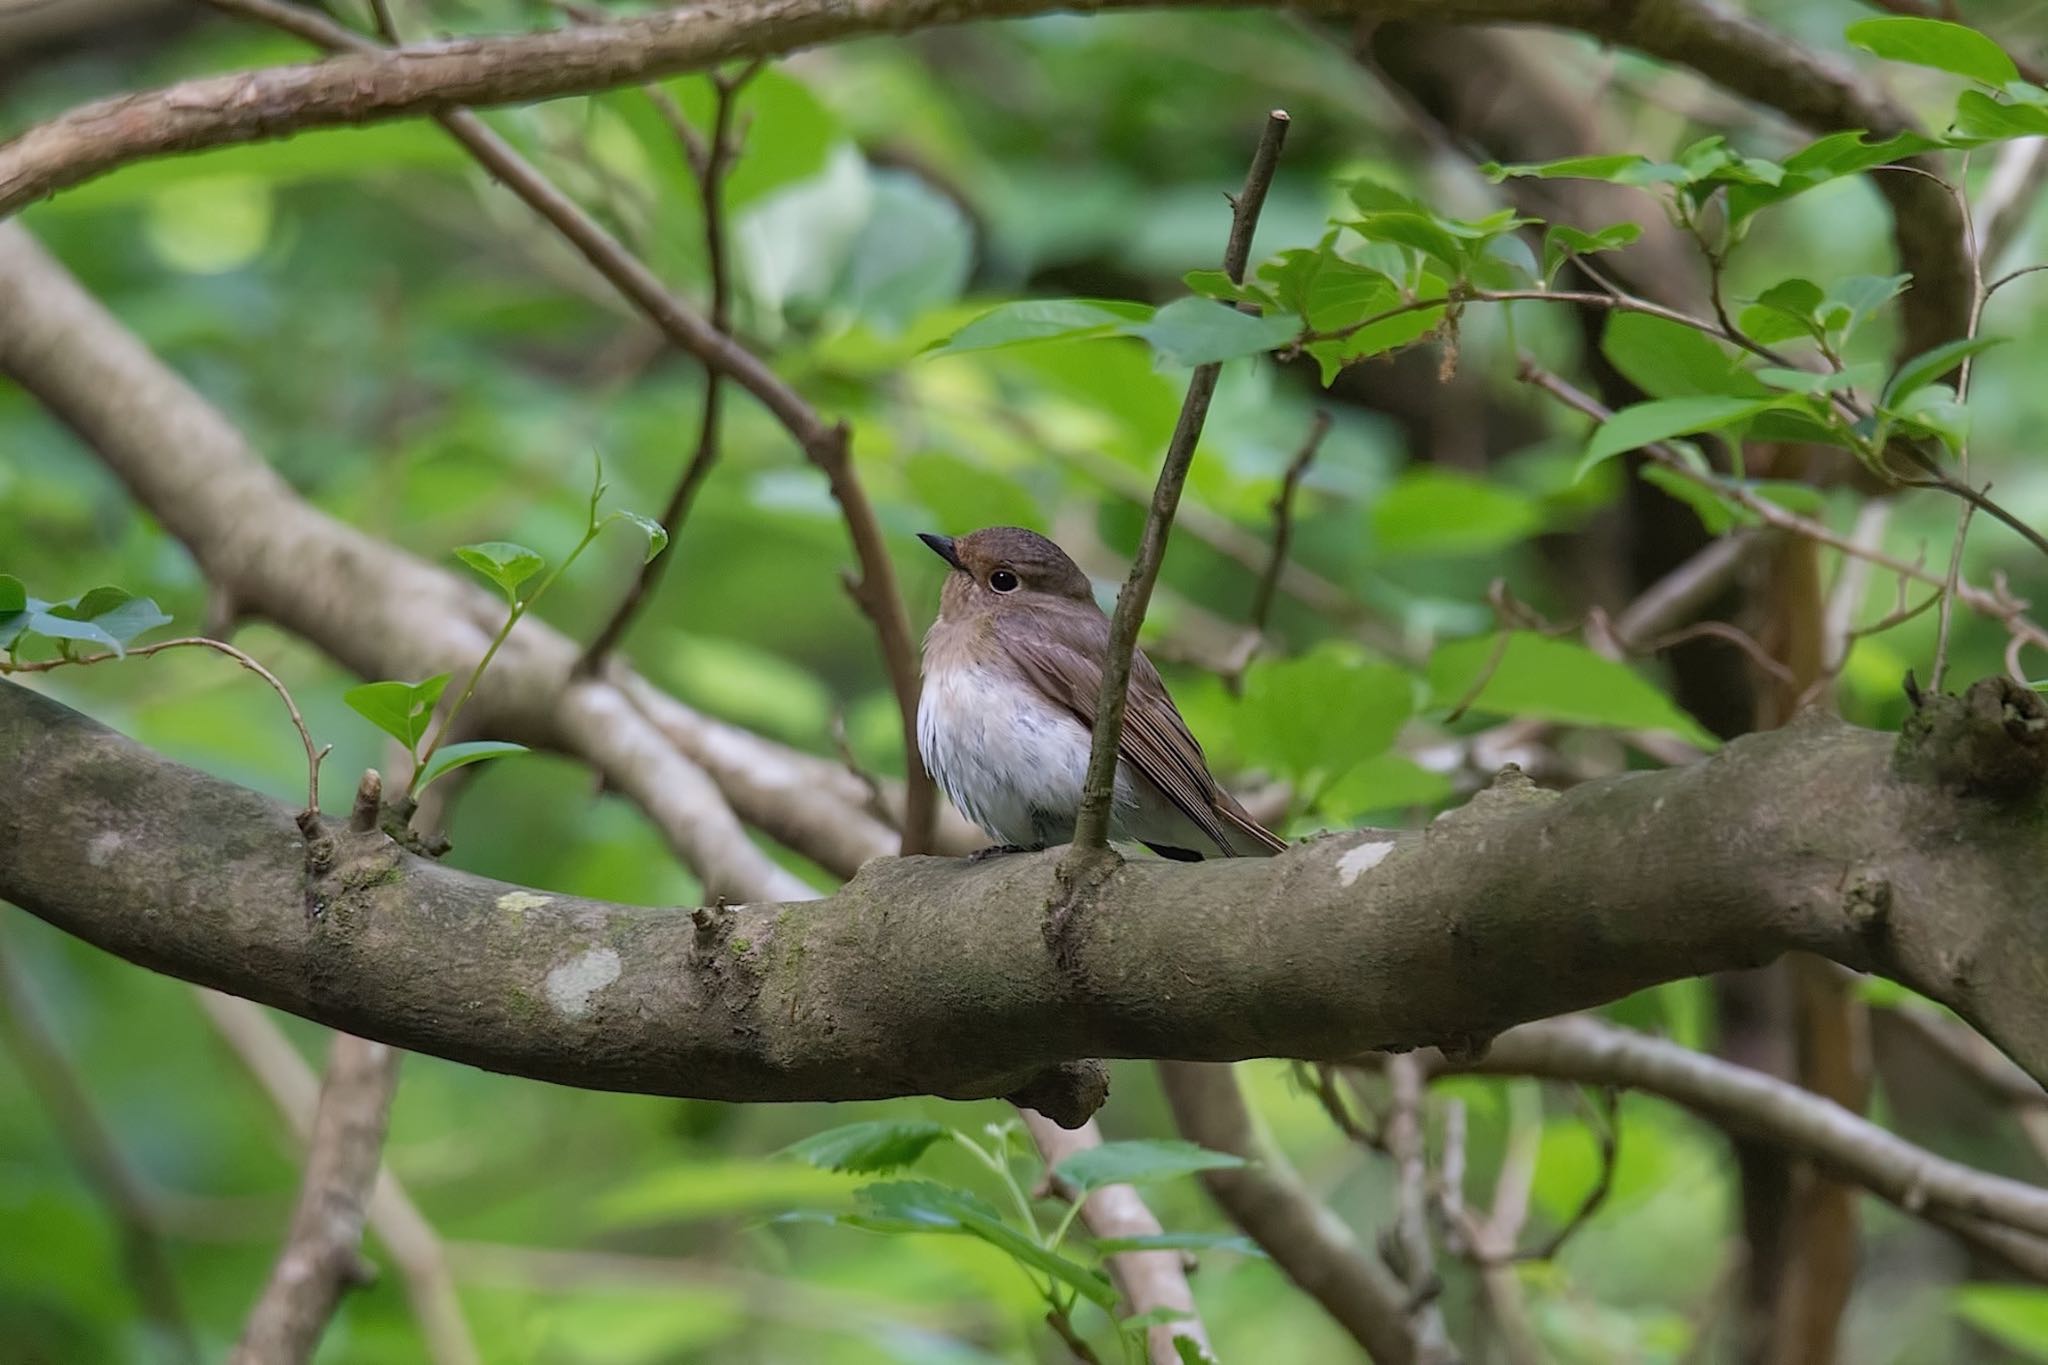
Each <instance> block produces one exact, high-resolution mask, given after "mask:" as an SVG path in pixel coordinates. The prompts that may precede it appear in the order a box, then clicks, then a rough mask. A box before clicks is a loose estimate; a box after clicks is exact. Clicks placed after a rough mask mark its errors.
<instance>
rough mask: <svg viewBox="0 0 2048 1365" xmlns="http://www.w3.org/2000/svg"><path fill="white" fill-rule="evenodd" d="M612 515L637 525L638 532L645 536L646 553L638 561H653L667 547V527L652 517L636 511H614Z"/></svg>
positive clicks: (644, 562) (645, 562) (648, 562)
mask: <svg viewBox="0 0 2048 1365" xmlns="http://www.w3.org/2000/svg"><path fill="white" fill-rule="evenodd" d="M612 515H613V516H615V517H617V518H619V519H620V520H621V521H626V522H630V523H631V524H632V525H634V526H637V527H638V528H639V529H640V534H641V535H644V536H646V537H647V554H646V557H645V558H643V559H642V560H641V561H640V562H641V563H642V564H651V563H653V562H654V557H655V556H656V555H658V554H660V553H661V552H662V551H663V550H665V549H667V548H668V528H667V527H665V526H663V525H662V524H661V523H660V522H658V521H656V520H655V519H654V518H653V517H643V516H641V515H640V514H639V513H638V512H614V513H612Z"/></svg>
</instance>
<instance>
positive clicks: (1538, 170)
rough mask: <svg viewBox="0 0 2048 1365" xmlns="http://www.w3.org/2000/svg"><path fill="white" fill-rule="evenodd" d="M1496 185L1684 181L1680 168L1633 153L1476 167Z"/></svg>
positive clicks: (1623, 183) (1647, 183)
mask: <svg viewBox="0 0 2048 1365" xmlns="http://www.w3.org/2000/svg"><path fill="white" fill-rule="evenodd" d="M1479 169H1480V170H1481V171H1483V172H1484V173H1485V174H1486V176H1487V177H1488V178H1489V179H1491V180H1493V181H1495V182H1496V183H1497V182H1499V181H1502V180H1506V179H1508V178H1510V177H1530V176H1533V177H1535V178H1536V179H1539V180H1605V181H1607V182H1609V183H1610V184H1615V185H1652V184H1658V183H1664V182H1669V181H1674V180H1682V179H1684V178H1685V172H1684V170H1683V169H1682V168H1680V167H1678V166H1674V165H1672V164H1671V163H1669V162H1660V161H1652V160H1650V159H1649V158H1648V157H1646V156H1639V155H1637V154H1636V153H1634V152H1618V153H1615V154H1613V155H1609V156H1568V157H1564V158H1563V159H1561V160H1558V161H1529V162H1522V163H1519V164H1516V165H1508V166H1503V165H1501V164H1500V163H1499V162H1497V161H1490V162H1488V163H1487V164H1485V165H1484V166H1481V167H1480V168H1479Z"/></svg>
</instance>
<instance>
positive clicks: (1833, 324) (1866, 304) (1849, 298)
mask: <svg viewBox="0 0 2048 1365" xmlns="http://www.w3.org/2000/svg"><path fill="white" fill-rule="evenodd" d="M1912 278H1913V277H1912V276H1911V275H1845V276H1843V277H1842V278H1841V279H1838V280H1835V281H1834V282H1832V283H1831V284H1829V285H1828V290H1827V297H1826V298H1825V299H1823V300H1822V301H1821V304H1820V307H1819V308H1818V310H1817V314H1818V316H1819V319H1820V324H1821V326H1823V327H1825V328H1827V330H1828V331H1829V332H1831V333H1835V334H1837V335H1839V336H1840V337H1842V338H1844V339H1846V338H1847V337H1849V336H1851V335H1852V334H1853V333H1854V332H1855V331H1856V329H1857V328H1858V327H1860V326H1862V325H1863V320H1864V319H1865V318H1867V317H1869V316H1870V314H1871V313H1873V312H1875V311H1876V310H1877V309H1879V308H1881V307H1883V306H1884V305H1885V304H1887V303H1889V302H1891V301H1892V300H1893V299H1894V298H1896V297H1898V294H1899V291H1900V290H1902V289H1904V288H1905V287H1906V285H1907V284H1908V283H1909V282H1910V281H1911V280H1912Z"/></svg>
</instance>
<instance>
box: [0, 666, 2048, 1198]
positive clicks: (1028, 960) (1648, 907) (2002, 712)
mask: <svg viewBox="0 0 2048 1365" xmlns="http://www.w3.org/2000/svg"><path fill="white" fill-rule="evenodd" d="M2037 721H2038V722H2040V723H2039V724H2037V723H2036V722H2037ZM0 770H4V771H6V772H7V773H8V775H9V781H8V782H7V783H5V784H0V846H4V847H6V848H8V849H9V850H10V856H9V857H8V858H6V859H4V860H0V899H6V900H11V901H13V902H14V903H16V904H18V905H20V906H21V907H22V908H24V909H27V910H29V911H30V912H31V913H34V914H37V915H39V916H41V917H43V918H45V919H47V920H49V921H51V922H52V923H54V924H56V925H58V926H59V927H60V928H63V929H65V930H66V931H67V932H71V933H74V934H77V935H79V936H80V937H83V938H86V939H88V940H89V941H91V942H94V943H97V944H99V945H101V946H102V947H104V948H106V949H108V950H109V951H111V952H114V953H116V954H119V955H121V956H124V957H128V958H130V959H132V960H135V961H138V962H141V963H143V964H145V965H147V966H150V967H152V968H153V969H155V970H159V971H165V972H169V973H171V974H174V975H179V976H183V977H186V978H187V979H191V980H196V981H199V982H201V983H203V984H213V985H216V986H220V987H224V988H226V989H230V990H233V991H236V992H237V993H240V994H244V995H247V996H249V997H251V998H254V999H258V1000H262V1001H265V1002H267V1003H272V1004H275V1005H278V1006H280V1007H283V1008H286V1009H290V1010H293V1011H295V1012H298V1013H300V1014H303V1015H306V1016H307V1017H310V1018H314V1019H317V1020H318V1021H320V1022H322V1023H327V1024H329V1025H331V1026H333V1027H336V1028H340V1029H342V1030H344V1031H347V1032H351V1033H356V1034H359V1035H362V1036H367V1037H375V1038H378V1039H379V1040H381V1041H385V1042H389V1043H391V1044H393V1045H394V1046H401V1047H405V1048H408V1049H410V1050H414V1051H423V1052H429V1053H433V1054H435V1055H438V1056H444V1057H450V1058H453V1059H455V1060H458V1061H465V1062H468V1063H470V1064H472V1065H479V1066H485V1067H489V1068H492V1069H496V1070H501V1071H509V1072H514V1073H516V1074H520V1075H527V1076H533V1077H537V1078H540V1079H546V1080H554V1081H559V1082H563V1083H567V1084H574V1085H583V1086H587V1087H592V1088H610V1089H621V1090H631V1091H642V1092H650V1093H663V1094H685V1095H693V1096H702V1097H705V1098H717V1099H728V1100H765V1099H783V1100H791V1099H828V1098H830V1099H852V1098H877V1097H882V1096H889V1095H899V1094H911V1093H917V1094H938V1095H947V1096H957V1097H986V1096H993V1095H1005V1096H1007V1095H1011V1094H1015V1093H1018V1092H1020V1091H1025V1090H1030V1089H1032V1088H1033V1087H1034V1086H1036V1087H1038V1090H1037V1091H1036V1092H1035V1093H1034V1098H1033V1099H1032V1101H1031V1104H1032V1107H1033V1108H1036V1109H1038V1110H1039V1111H1040V1112H1041V1113H1045V1114H1047V1116H1048V1117H1051V1118H1054V1119H1056V1120H1060V1121H1063V1122H1064V1121H1069V1120H1071V1121H1072V1122H1073V1123H1076V1124H1078V1123H1079V1122H1081V1121H1082V1120H1083V1119H1085V1118H1086V1117H1087V1114H1088V1112H1090V1110H1091V1109H1092V1107H1093V1106H1094V1105H1097V1104H1099V1103H1100V1101H1101V1097H1102V1096H1101V1089H1100V1086H1099V1078H1097V1077H1093V1076H1091V1075H1089V1074H1087V1072H1086V1069H1085V1068H1079V1067H1076V1066H1074V1065H1072V1064H1074V1063H1076V1062H1077V1061H1078V1060H1079V1059H1083V1058H1089V1057H1118V1056H1141V1057H1165V1058H1185V1059H1190V1060H1209V1059H1229V1058H1240V1057H1248V1056H1273V1055H1278V1056H1295V1057H1305V1058H1311V1059H1313V1058H1344V1057H1353V1056H1356V1055H1358V1054H1359V1053H1361V1052H1363V1051H1366V1050H1369V1049H1371V1048H1374V1047H1379V1046H1401V1045H1418V1044H1424V1043H1432V1042H1440V1041H1444V1040H1459V1039H1465V1040H1471V1039H1479V1038H1484V1037H1486V1036H1488V1035H1490V1034H1491V1033H1494V1032H1496V1031H1498V1030H1500V1029H1503V1028H1506V1027H1509V1026H1511V1025H1513V1024H1515V1023H1519V1022H1523V1021H1525V1020H1527V1019H1530V1018H1539V1017H1545V1016H1548V1015H1552V1014H1557V1013H1560V1012H1564V1011H1567V1010H1572V1009H1580V1008H1585V1007H1587V1006H1590V1005H1593V1004H1597V1003H1600V1002H1603V1001H1606V1000H1611V999H1616V998H1619V997H1620V996H1622V995H1625V994H1629V993H1631V992H1633V991H1635V990H1638V989H1641V988H1642V987H1644V986H1648V985H1652V984H1655V983H1656V982H1659V981H1664V980H1670V979H1674V978H1676V977H1681V976H1691V975H1695V974H1698V973H1702V972H1711V971H1716V970H1726V969H1728V968H1732V967H1735V966H1749V965H1755V964H1756V963H1758V962H1762V961H1768V960H1770V959H1771V958H1773V957H1775V956H1777V955H1778V954H1780V953H1782V952H1785V951H1788V950H1791V949H1795V948H1796V949H1800V950H1803V951H1809V952H1816V953H1820V954H1823V955H1825V956H1828V957H1830V958H1832V959H1834V960H1836V961H1838V962H1840V963H1842V964H1843V965H1845V966H1849V967H1852V968H1855V969H1857V970H1875V971H1881V972H1883V973H1884V974H1886V975H1887V976H1889V977H1892V978H1893V979H1895V980H1898V981H1900V982H1901V983H1902V984H1905V985H1907V986H1910V987H1911V988H1913V989H1914V990H1917V991H1920V992H1921V993H1922V994H1925V995H1928V996H1930V997H1932V998H1934V999H1936V1000H1938V1001H1940V1002H1942V1003H1944V1004H1947V1005H1948V1006H1950V1007H1951V1008H1953V1009H1955V1010H1956V1011H1957V1012H1958V1013H1959V1014H1961V1015H1962V1016H1963V1017H1965V1018H1966V1019H1968V1020H1970V1021H1971V1022H1972V1023H1973V1024H1974V1025H1976V1026H1977V1027H1978V1028H1979V1029H1980V1030H1982V1031H1983V1032H1984V1033H1985V1034H1986V1035H1987V1036H1989V1037H1990V1038H1991V1039H1992V1040H1993V1041H1994V1042H1996V1043H1997V1044H1998V1045H1999V1046H2000V1047H2001V1048H2002V1049H2004V1050H2005V1051H2006V1052H2007V1054H2008V1055H2009V1056H2011V1057H2012V1058H2013V1059H2014V1060H2015V1061H2017V1062H2019V1063H2020V1064H2021V1065H2022V1066H2023V1067H2025V1068H2026V1069H2027V1070H2028V1071H2029V1073H2030V1074H2033V1075H2035V1076H2037V1077H2038V1076H2048V1017H2044V1016H2043V1014H2042V1012H2041V1011H2040V1009H2039V1008H2038V994H2037V992H2036V990H2035V983H2037V982H2038V980H2039V978H2040V976H2041V975H2042V974H2043V973H2044V972H2048V902H2044V901H2043V899H2042V898H2043V897H2044V896H2048V885H2044V884H2043V882H2042V880H2041V878H2040V877H2039V876H2038V871H2039V864H2040V859H2041V858H2042V856H2044V855H2043V850H2042V848H2041V847H2040V843H2041V838H2042V837H2048V836H2042V835H2041V830H2042V829H2044V828H2048V824H2044V823H2043V822H2040V821H2038V820H2036V819H2035V818H2034V815H2033V812H2035V811H2036V810H2037V808H2038V806H2039V804H2040V803H2041V802H2042V801H2043V800H2044V799H2048V798H2044V795H2043V793H2044V791H2048V704H2044V702H2043V701H2042V699H2041V698H2040V697H2039V696H2038V695H2036V694H2034V693H2032V692H2030V691H2028V690H2026V689H2023V688H2021V687H2019V686H2017V685H2016V684H2013V683H2011V682H2009V681H2006V680H2003V679H1998V678H1992V679H1985V680H1983V681H1981V682H1979V683H1977V684H1975V685H1973V686H1972V687H1971V688H1970V689H1969V691H1968V692H1967V693H1966V694H1965V695H1964V696H1962V697H1941V698H1936V697H1925V698H1923V699H1922V709H1921V711H1920V712H1919V713H1918V715H1917V716H1916V717H1915V718H1914V720H1913V723H1912V725H1911V726H1910V727H1909V729H1908V732H1907V733H1906V734H1905V735H1904V736H1903V737H1901V736H1892V735H1885V734H1879V733H1875V732H1872V731H1867V730H1859V729H1856V728H1854V727H1851V726H1847V725H1844V724H1842V723H1841V722H1839V721H1835V720H1831V719H1828V718H1826V717H1824V716H1821V715H1817V714H1809V715H1808V716H1807V717H1805V718H1804V719H1802V720H1801V722H1800V723H1798V724H1796V725H1793V726H1789V727H1787V728H1785V729H1783V730H1779V731H1773V732H1770V733H1767V734H1759V735H1755V736H1750V737H1746V738H1744V739H1742V740H1739V741H1737V742H1735V743H1733V744H1730V745H1729V746H1727V747H1726V748H1725V749H1723V750H1722V751H1721V752H1719V753H1718V754H1716V755H1715V756H1714V758H1713V759H1712V760H1711V761H1710V762H1705V763H1701V764H1698V765H1694V766H1692V767H1689V768H1684V769H1674V770H1668V771H1661V772H1637V773H1631V774H1629V775H1628V776H1626V777H1623V778H1616V779H1610V780H1603V781H1595V782H1588V783H1584V784H1582V785H1580V786H1577V787H1574V788H1572V789H1571V790H1570V791H1567V792H1563V793H1549V792H1544V791H1542V790H1540V789H1538V788H1535V787H1534V786H1533V784H1529V783H1527V782H1526V781H1519V780H1507V781H1503V782H1499V783H1496V784H1495V786H1494V787H1493V788H1490V789H1489V790H1488V791H1486V792H1484V793H1482V794H1481V795H1480V796H1479V797H1478V798H1476V799H1475V800H1474V801H1473V802H1472V803H1471V804H1470V805H1468V806H1467V807H1465V808H1463V809H1462V810H1460V811H1457V812H1453V813H1451V814H1450V815H1448V816H1445V817H1441V818H1439V819H1438V820H1437V821H1435V822H1434V823H1433V824H1432V825H1431V827H1430V828H1429V830H1428V831H1427V832H1426V833H1423V832H1419V831H1418V832H1411V833H1392V832H1387V831H1362V832H1352V833H1347V834H1340V835H1332V836H1328V837H1325V838H1322V839H1319V840H1314V841H1309V842H1305V843H1302V844H1300V845H1297V846H1296V847H1294V848H1291V849H1289V850H1288V851H1287V852H1285V853H1283V854H1281V855H1280V856H1278V857H1276V858H1272V859H1228V860H1218V861H1216V862H1214V863H1204V864H1192V865H1180V864H1174V863H1167V862H1164V861H1153V860H1137V861H1132V862H1129V863H1125V864H1123V865H1121V866H1118V867H1116V868H1114V869H1113V870H1111V871H1110V872H1109V873H1108V874H1107V875H1106V876H1105V877H1103V878H1102V879H1101V880H1100V881H1099V882H1098V883H1097V884H1096V885H1095V886H1094V887H1093V888H1092V889H1091V892H1090V894H1089V895H1087V896H1085V897H1082V898H1081V899H1080V900H1079V901H1078V902H1077V903H1076V905H1075V906H1074V908H1073V912H1072V915H1071V917H1070V922H1069V923H1068V925H1067V929H1066V940H1065V942H1064V943H1063V944H1061V945H1057V947H1058V948H1059V951H1057V952H1056V951H1054V947H1055V945H1050V944H1049V943H1048V941H1047V937H1046V934H1045V932H1044V929H1045V907H1046V906H1047V905H1048V904H1049V903H1052V902H1053V901H1054V900H1055V898H1056V896H1057V895H1058V886H1059V883H1060V876H1059V869H1060V862H1061V858H1060V855H1059V854H1058V853H1056V852H1049V853H1045V854H1039V855H1017V856H1015V857H1012V858H1008V859H1002V860H996V861H992V862H990V863H986V864H966V863H963V862H960V861H955V860H948V859H918V858H910V859H888V858H882V859H876V860H875V861H873V862H871V863H869V864H868V865H867V866H866V867H864V868H863V869H862V870H861V872H860V874H859V875H857V876H856V877H854V879H853V880H852V881H850V882H848V883H847V884H846V885H845V886H844V887H842V888H841V889H840V890H839V891H837V892H836V893H834V894H833V896H831V897H830V898H828V899H827V900H824V901H820V902H803V903H776V902H755V903H749V904H745V905H737V906H722V907H711V908H706V909H705V910H704V911H703V912H702V914H701V915H699V916H697V917H694V920H693V917H691V916H684V915H677V914H675V913H674V912H673V910H670V909H665V908H652V907H642V906H624V905H613V904H608V903H605V902H600V901H592V900H586V899H583V898H580V897H575V896H567V895H558V894H554V893H551V892H535V891H531V890H529V889H527V888H522V887H514V886H507V885H505V884H503V883H500V882H494V881H490V880H488V879H485V878H479V877H475V876H471V875H468V874H465V873H462V872H459V871H457V870H455V869H451V868H447V867H443V866H440V865H438V864H435V863H432V862H428V861H425V860H422V859H419V858H416V857H414V856H412V855H410V854H408V853H406V852H405V851H404V850H403V849H401V848H399V847H398V846H396V845H395V844H393V843H392V842H391V841H390V840H388V839H386V838H384V837H383V836H382V835H377V834H357V833H353V832H351V831H349V830H348V829H347V828H346V827H345V826H332V825H330V826H325V827H323V828H322V830H321V835H322V847H323V850H324V851H325V852H326V853H327V854H328V857H327V858H323V860H322V861H323V863H324V864H325V865H324V866H322V867H319V868H313V869H309V867H308V865H307V860H306V858H305V856H304V846H303V843H302V841H301V840H300V838H299V837H298V833H297V829H296V826H295V823H294V821H293V818H292V816H291V814H290V813H289V812H288V811H286V810H284V809H283V808H282V807H280V806H278V805H277V804H275V803H273V802H270V801H268V800H266V799H264V798H262V797H260V796H258V795H256V794H254V793H251V792H247V791H245V790H243V789H241V788H238V787H235V786H234V785H232V784H230V783H226V782H222V781H220V780H218V779H215V778H210V777H207V776H205V775H204V774H200V773H196V772H193V771H191V770H189V769H186V768H183V767H180V766H178V765H175V764H172V763H169V762H167V761H165V760H163V759H161V758H158V757H157V756H155V755H153V754H151V753H149V752H148V751H147V750H145V749H143V748H141V747H139V746H137V745H135V744H133V743H132V742H130V741H127V740H125V739H123V738H121V737H120V736H118V735H115V734H113V733H112V732H110V731H108V730H106V729H104V728H103V727H101V726H98V725H96V724H94V723H93V722H91V721H90V720H88V719H86V718H85V717H83V716H80V715H78V714H77V713H75V712H72V711H70V710H68V709H67V708H65V707H63V706H61V705H59V704H57V703H56V702H53V701H50V700H48V699H47V698H44V697H40V696H38V695H36V694H35V693H33V692H30V691H28V690H26V689H24V688H21V687H18V686H16V685H14V684H12V683H0ZM116 775H118V777H117V776H116ZM1702 831H1707V832H1709V833H1708V836H1703V835H1702ZM1930 831H1942V832H1943V833H1942V835H1941V837H1929V832H1930ZM88 847H90V848H91V849H92V850H93V852H94V854H95V856H94V857H93V858H87V857H86V852H85V851H86V849H87V848H88ZM1679 851H1682V853H1683V856H1684V858H1685V864H1686V868H1687V876H1686V877H1685V878H1684V879H1682V880H1681V881H1678V882H1674V881H1673V879H1672V878H1671V877H1670V875H1669V871H1670V859H1671V858H1672V857H1674V856H1679ZM329 859H331V861H329ZM309 894H310V895H312V896H313V897H314V898H315V903H316V904H317V905H319V906H320V907H322V913H319V914H317V915H312V916H308V915H305V914H303V913H298V912H297V911H296V907H299V906H302V905H304V904H305V903H306V898H307V896H308V895H309ZM137 904H147V905H148V906H150V907H151V908H152V909H154V910H155V912H156V913H154V914H148V915H144V914H138V913H135V911H134V907H135V906H136V905H137ZM280 907H292V908H294V910H293V912H292V913H280ZM514 911H516V912H517V913H513V912H514ZM696 921H701V922H696ZM1589 944H1591V945H1594V947H1593V948H1589V947H1588V945H1589ZM315 963H317V964H318V967H317V970H316V969H315V967H314V965H313V964H315ZM962 982H975V983H982V984H981V985H980V986H978V987H977V989H975V990H971V991H969V990H962V989H960V987H959V983H962ZM2043 1198H2044V1200H2048V1196H2043ZM2008 1204H2009V1205H2010V1201H2008ZM1968 1211H1970V1212H1973V1213H1974V1212H1977V1211H1976V1210H1968ZM2006 1212H2009V1209H2008V1210H2007V1211H1999V1210H1991V1211H1986V1212H1985V1214H1984V1216H1990V1217H2003V1216H2006ZM2040 1228H2041V1229H2042V1230H2048V1203H2044V1206H2043V1209H2042V1214H2041V1219H2040ZM2030 1230H2032V1229H2031V1228H2030Z"/></svg>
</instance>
